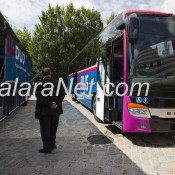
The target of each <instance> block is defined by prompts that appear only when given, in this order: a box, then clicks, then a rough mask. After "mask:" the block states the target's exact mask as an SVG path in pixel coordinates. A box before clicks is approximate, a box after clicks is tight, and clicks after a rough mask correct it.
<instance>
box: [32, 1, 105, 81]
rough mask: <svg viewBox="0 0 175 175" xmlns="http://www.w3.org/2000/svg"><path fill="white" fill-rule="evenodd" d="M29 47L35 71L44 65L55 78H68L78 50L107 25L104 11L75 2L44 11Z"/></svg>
mask: <svg viewBox="0 0 175 175" xmlns="http://www.w3.org/2000/svg"><path fill="white" fill-rule="evenodd" d="M39 19H40V23H39V24H37V25H36V26H35V31H34V36H33V38H32V40H31V44H30V46H29V50H30V54H31V56H32V58H33V60H34V61H33V66H34V69H35V70H38V69H41V68H42V67H44V66H49V67H50V68H51V69H52V72H53V76H54V77H59V76H61V77H63V78H66V77H67V67H68V63H69V62H70V60H72V59H73V58H74V57H75V56H76V55H77V54H78V52H79V51H80V50H81V49H82V48H83V47H84V46H85V45H86V44H87V43H88V42H89V41H90V40H91V39H92V38H94V37H95V36H96V35H97V34H98V33H99V32H100V31H101V30H102V28H103V23H102V20H101V16H100V13H99V12H97V11H95V10H91V9H86V8H85V7H81V8H79V9H75V8H74V6H73V4H72V3H71V4H69V5H68V6H67V7H59V6H58V5H57V6H56V7H51V5H49V7H48V9H47V10H46V11H42V15H41V16H40V17H39Z"/></svg>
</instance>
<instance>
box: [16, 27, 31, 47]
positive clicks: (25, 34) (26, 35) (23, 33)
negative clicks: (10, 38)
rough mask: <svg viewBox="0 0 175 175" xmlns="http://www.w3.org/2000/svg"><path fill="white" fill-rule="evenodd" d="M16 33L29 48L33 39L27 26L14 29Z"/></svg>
mask: <svg viewBox="0 0 175 175" xmlns="http://www.w3.org/2000/svg"><path fill="white" fill-rule="evenodd" d="M14 31H15V33H16V35H17V36H18V38H19V39H20V41H21V43H22V45H23V46H24V47H25V48H26V49H27V50H28V48H29V45H30V41H31V34H30V32H29V30H28V28H27V27H26V26H24V28H23V30H20V29H14Z"/></svg>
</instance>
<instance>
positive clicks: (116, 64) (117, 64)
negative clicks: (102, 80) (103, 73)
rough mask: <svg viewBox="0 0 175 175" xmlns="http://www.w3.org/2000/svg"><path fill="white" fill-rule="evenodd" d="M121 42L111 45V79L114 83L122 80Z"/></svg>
mask: <svg viewBox="0 0 175 175" xmlns="http://www.w3.org/2000/svg"><path fill="white" fill-rule="evenodd" d="M123 67H124V62H123V42H122V40H120V41H119V42H117V43H116V44H114V45H113V63H112V79H113V81H114V82H121V81H122V80H123Z"/></svg>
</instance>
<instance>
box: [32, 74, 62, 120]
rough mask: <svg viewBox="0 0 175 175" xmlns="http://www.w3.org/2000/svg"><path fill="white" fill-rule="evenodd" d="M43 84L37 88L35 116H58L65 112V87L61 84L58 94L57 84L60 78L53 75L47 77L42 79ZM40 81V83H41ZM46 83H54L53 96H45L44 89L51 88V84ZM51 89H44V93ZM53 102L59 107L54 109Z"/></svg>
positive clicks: (37, 117)
mask: <svg viewBox="0 0 175 175" xmlns="http://www.w3.org/2000/svg"><path fill="white" fill-rule="evenodd" d="M40 82H41V83H42V85H39V86H38V87H37V89H36V93H35V95H36V98H37V101H36V110H35V118H36V119H39V118H41V117H42V116H45V115H49V116H58V115H60V114H63V108H62V101H63V99H64V96H65V92H64V88H63V86H62V85H61V86H60V90H59V95H58V96H56V91H57V86H58V80H54V79H52V78H51V77H45V78H44V79H43V80H41V81H40ZM40 82H39V83H40ZM45 83H52V84H53V85H54V89H53V95H52V96H50V95H49V96H43V95H42V93H41V92H42V90H43V89H46V88H50V87H51V85H46V86H43V85H44V84H45ZM49 92H50V90H44V94H48V93H49ZM52 102H56V104H57V106H58V107H57V108H56V109H52V108H51V104H52Z"/></svg>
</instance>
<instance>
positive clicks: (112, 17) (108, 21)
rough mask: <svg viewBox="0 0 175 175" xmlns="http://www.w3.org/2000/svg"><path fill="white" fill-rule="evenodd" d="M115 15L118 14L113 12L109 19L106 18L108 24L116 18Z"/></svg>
mask: <svg viewBox="0 0 175 175" xmlns="http://www.w3.org/2000/svg"><path fill="white" fill-rule="evenodd" d="M115 16H116V15H115V14H114V13H112V14H111V16H110V17H109V18H108V19H106V21H105V22H106V24H107V25H108V24H109V23H110V22H111V21H112V20H113V19H114V18H115Z"/></svg>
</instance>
